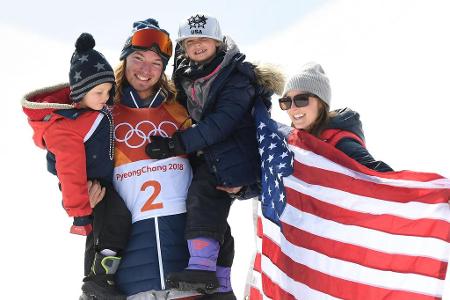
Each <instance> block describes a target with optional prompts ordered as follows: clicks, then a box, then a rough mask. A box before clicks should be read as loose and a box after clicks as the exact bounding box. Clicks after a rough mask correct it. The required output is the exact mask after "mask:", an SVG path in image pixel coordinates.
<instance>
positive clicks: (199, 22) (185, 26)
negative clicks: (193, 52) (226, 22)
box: [177, 13, 223, 43]
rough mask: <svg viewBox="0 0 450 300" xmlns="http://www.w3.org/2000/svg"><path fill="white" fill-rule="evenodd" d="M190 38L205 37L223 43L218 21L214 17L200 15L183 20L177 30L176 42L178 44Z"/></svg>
mask: <svg viewBox="0 0 450 300" xmlns="http://www.w3.org/2000/svg"><path fill="white" fill-rule="evenodd" d="M192 37H207V38H210V39H214V40H216V41H219V42H223V35H222V30H221V29H220V25H219V21H217V19H216V18H214V17H211V16H208V15H205V14H201V13H199V14H195V15H192V16H190V17H189V18H187V19H185V20H183V21H182V22H181V24H180V27H179V29H178V38H177V42H179V43H180V42H182V41H183V40H185V39H187V38H192Z"/></svg>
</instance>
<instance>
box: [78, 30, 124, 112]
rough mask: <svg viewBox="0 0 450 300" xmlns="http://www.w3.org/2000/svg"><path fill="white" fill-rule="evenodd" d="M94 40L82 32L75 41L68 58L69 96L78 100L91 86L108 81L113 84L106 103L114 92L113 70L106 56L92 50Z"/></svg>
mask: <svg viewBox="0 0 450 300" xmlns="http://www.w3.org/2000/svg"><path fill="white" fill-rule="evenodd" d="M94 46H95V40H94V38H93V37H92V35H91V34H89V33H82V34H81V35H80V36H79V37H78V39H77V41H76V42H75V52H74V53H73V55H72V58H71V60H70V71H69V84H70V98H71V99H72V101H73V102H79V101H81V99H82V98H83V97H84V95H86V93H87V92H89V90H91V89H92V88H93V87H95V86H97V85H99V84H102V83H105V82H110V83H112V84H113V88H112V89H111V93H110V96H111V97H110V99H109V100H108V104H111V103H112V96H113V94H114V84H115V80H114V71H113V69H112V68H111V65H110V64H109V63H108V61H107V60H106V58H105V57H104V56H103V54H101V53H100V52H98V51H96V50H94Z"/></svg>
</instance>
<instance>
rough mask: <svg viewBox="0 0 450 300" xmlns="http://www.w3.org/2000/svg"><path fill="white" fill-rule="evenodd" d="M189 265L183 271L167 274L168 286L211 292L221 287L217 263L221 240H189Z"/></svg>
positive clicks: (184, 289) (205, 292) (183, 289)
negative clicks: (217, 273)
mask: <svg viewBox="0 0 450 300" xmlns="http://www.w3.org/2000/svg"><path fill="white" fill-rule="evenodd" d="M188 247H189V253H190V255H191V257H190V259H189V265H188V267H187V268H186V269H184V270H183V271H181V272H177V273H171V274H169V275H168V276H167V279H166V284H167V287H168V288H175V289H178V290H182V291H198V292H200V293H204V294H211V293H214V292H215V291H216V289H217V288H218V287H219V282H218V280H217V277H216V263H217V256H218V254H219V249H220V245H219V242H218V241H216V240H214V239H210V238H196V239H192V240H188Z"/></svg>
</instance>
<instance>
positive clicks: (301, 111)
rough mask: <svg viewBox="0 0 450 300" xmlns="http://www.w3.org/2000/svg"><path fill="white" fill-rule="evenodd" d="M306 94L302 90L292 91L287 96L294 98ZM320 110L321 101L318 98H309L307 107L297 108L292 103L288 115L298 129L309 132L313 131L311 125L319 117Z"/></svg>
mask: <svg viewBox="0 0 450 300" xmlns="http://www.w3.org/2000/svg"><path fill="white" fill-rule="evenodd" d="M304 93H305V92H304V91H301V90H290V91H289V92H288V93H286V96H288V97H291V98H292V97H294V96H295V95H298V94H304ZM319 110H320V103H319V99H317V98H316V97H309V103H308V105H307V106H303V107H297V106H295V103H292V106H291V108H290V109H288V111H287V113H288V115H289V118H290V119H291V121H292V124H293V125H294V127H295V128H296V129H303V130H306V131H309V130H310V129H311V125H312V124H313V123H314V122H315V121H316V120H317V118H318V117H319Z"/></svg>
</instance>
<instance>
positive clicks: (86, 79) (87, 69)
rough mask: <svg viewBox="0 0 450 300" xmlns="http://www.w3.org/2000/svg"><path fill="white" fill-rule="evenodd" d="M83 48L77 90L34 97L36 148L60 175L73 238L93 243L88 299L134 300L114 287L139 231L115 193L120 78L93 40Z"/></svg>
mask: <svg viewBox="0 0 450 300" xmlns="http://www.w3.org/2000/svg"><path fill="white" fill-rule="evenodd" d="M75 46H76V50H75V52H74V53H73V55H72V58H71V67H70V72H69V81H70V86H67V85H59V86H54V87H50V88H46V89H42V90H38V91H35V92H32V93H30V94H28V95H26V96H25V98H24V99H23V101H22V105H23V110H24V112H25V113H26V114H27V116H28V118H29V119H28V121H29V123H30V125H31V126H32V128H33V130H34V136H33V138H34V141H35V143H36V145H38V146H39V147H41V148H44V149H46V150H47V151H48V154H47V167H48V170H49V171H50V172H51V173H53V174H54V175H56V176H58V179H59V182H60V189H61V191H62V197H63V206H64V209H65V210H66V211H67V213H68V215H69V216H71V217H73V218H74V221H73V225H72V227H71V230H70V232H71V233H74V234H81V235H86V236H87V241H86V256H85V275H86V277H85V278H84V280H83V281H84V283H83V286H82V290H83V293H84V294H83V296H82V298H81V299H90V297H94V298H95V299H126V298H125V297H124V296H122V295H121V294H120V293H119V292H118V291H117V290H116V288H115V286H114V281H113V274H114V273H115V270H116V269H117V267H118V264H119V262H120V257H119V255H120V252H121V251H122V250H123V249H124V248H125V246H126V243H127V240H128V235H129V231H130V226H131V217H130V212H129V211H128V209H127V207H126V206H125V203H124V202H123V201H122V199H121V198H120V196H119V195H118V194H117V192H116V191H115V190H114V189H113V187H112V174H113V162H114V138H113V137H114V132H113V130H114V125H113V119H112V114H111V112H110V109H109V108H108V106H107V105H108V104H112V99H113V96H114V86H115V78H114V72H113V70H112V68H111V66H110V65H109V63H108V62H107V61H106V59H105V57H104V56H103V55H102V54H101V53H99V52H97V51H96V50H94V49H93V48H94V46H95V40H94V38H93V37H92V35H90V34H87V33H83V34H81V35H80V37H79V38H78V39H77V41H76V44H75ZM89 180H91V181H92V180H95V181H98V182H100V184H101V185H102V187H103V190H104V192H105V197H104V199H103V200H102V201H100V202H99V203H98V205H95V204H94V203H92V204H91V203H90V199H89V193H88V181H89ZM102 192H103V191H102ZM94 206H95V207H94ZM93 207H94V208H93ZM94 251H95V254H94ZM83 297H84V298H83Z"/></svg>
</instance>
